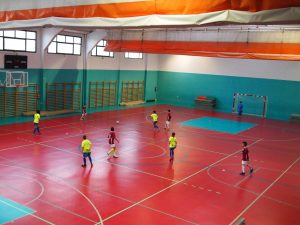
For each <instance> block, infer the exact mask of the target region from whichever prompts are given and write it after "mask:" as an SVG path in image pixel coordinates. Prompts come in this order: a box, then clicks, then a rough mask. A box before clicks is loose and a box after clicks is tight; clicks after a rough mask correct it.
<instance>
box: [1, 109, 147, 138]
mask: <svg viewBox="0 0 300 225" xmlns="http://www.w3.org/2000/svg"><path fill="white" fill-rule="evenodd" d="M115 111H117V110H115ZM94 113H102V112H94ZM92 114H93V113H92ZM136 114H144V113H143V112H138V113H130V114H125V115H123V117H127V116H131V115H136ZM78 115H80V114H78ZM72 116H75V115H72ZM64 117H68V116H62V117H57V118H46V119H45V120H41V121H46V120H55V119H62V118H64ZM112 118H114V119H115V118H119V116H112V117H109V119H112ZM101 120H105V119H103V118H99V119H88V120H87V121H88V122H89V121H91V122H93V121H101ZM105 121H107V120H105ZM29 122H31V121H25V122H22V123H29ZM22 123H14V124H22ZM54 123H59V125H53V126H45V127H42V129H43V130H48V129H49V128H50V129H51V128H55V127H61V126H65V125H67V126H74V128H78V127H75V125H77V124H82V121H80V120H79V121H77V122H70V123H60V122H54ZM143 123H144V122H143ZM9 125H12V124H5V126H9ZM87 125H88V126H93V125H92V124H87ZM94 127H96V126H94ZM78 129H79V128H78ZM100 129H101V128H100ZM32 130H33V129H30V130H29V129H27V130H22V131H16V132H11V130H9V131H10V132H9V133H5V134H3V135H7V134H20V133H27V132H28V131H32ZM0 136H2V134H1V135H0Z"/></svg>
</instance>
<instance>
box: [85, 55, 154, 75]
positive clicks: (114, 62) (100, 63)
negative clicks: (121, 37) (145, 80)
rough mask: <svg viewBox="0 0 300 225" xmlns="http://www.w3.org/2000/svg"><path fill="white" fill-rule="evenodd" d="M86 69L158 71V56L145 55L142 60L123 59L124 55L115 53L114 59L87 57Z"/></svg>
mask: <svg viewBox="0 0 300 225" xmlns="http://www.w3.org/2000/svg"><path fill="white" fill-rule="evenodd" d="M87 68H88V69H94V70H119V69H120V70H145V69H146V68H147V70H154V71H157V70H158V56H157V55H154V54H147V55H145V54H144V56H143V59H125V56H124V53H122V52H121V53H115V54H114V58H109V57H96V56H89V57H88V61H87Z"/></svg>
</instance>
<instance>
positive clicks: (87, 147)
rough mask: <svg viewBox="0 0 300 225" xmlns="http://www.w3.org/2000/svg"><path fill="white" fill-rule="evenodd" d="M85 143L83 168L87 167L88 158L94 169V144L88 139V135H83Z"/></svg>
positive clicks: (82, 144) (82, 146)
mask: <svg viewBox="0 0 300 225" xmlns="http://www.w3.org/2000/svg"><path fill="white" fill-rule="evenodd" d="M82 138H83V141H82V143H81V148H82V154H83V164H82V165H81V166H82V167H86V157H88V158H89V160H90V163H91V167H93V162H92V158H91V149H92V142H91V141H90V140H88V139H87V138H86V135H83V137H82Z"/></svg>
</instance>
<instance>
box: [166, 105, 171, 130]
mask: <svg viewBox="0 0 300 225" xmlns="http://www.w3.org/2000/svg"><path fill="white" fill-rule="evenodd" d="M171 119H172V115H171V110H170V109H169V110H168V115H167V120H166V124H165V129H166V130H170V123H171Z"/></svg>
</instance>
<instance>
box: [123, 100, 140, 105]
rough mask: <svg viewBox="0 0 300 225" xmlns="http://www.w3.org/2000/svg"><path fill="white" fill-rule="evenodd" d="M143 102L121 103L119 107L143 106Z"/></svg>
mask: <svg viewBox="0 0 300 225" xmlns="http://www.w3.org/2000/svg"><path fill="white" fill-rule="evenodd" d="M144 103H145V102H144V101H141V100H140V101H131V102H121V103H120V105H121V106H131V105H140V104H144Z"/></svg>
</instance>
